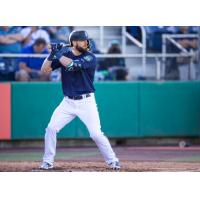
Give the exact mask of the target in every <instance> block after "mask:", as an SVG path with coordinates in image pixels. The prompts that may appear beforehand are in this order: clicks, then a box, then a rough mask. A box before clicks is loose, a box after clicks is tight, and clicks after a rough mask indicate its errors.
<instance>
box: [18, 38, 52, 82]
mask: <svg viewBox="0 0 200 200" xmlns="http://www.w3.org/2000/svg"><path fill="white" fill-rule="evenodd" d="M46 44H47V43H46V41H45V39H43V38H38V39H36V41H35V43H34V44H33V45H30V46H28V47H25V48H23V49H22V53H24V54H47V53H48V51H47V49H46ZM43 61H44V58H35V57H24V58H21V59H20V62H19V68H20V69H19V71H18V72H16V80H17V81H47V80H49V74H44V73H42V72H41V71H40V69H41V66H42V63H43Z"/></svg>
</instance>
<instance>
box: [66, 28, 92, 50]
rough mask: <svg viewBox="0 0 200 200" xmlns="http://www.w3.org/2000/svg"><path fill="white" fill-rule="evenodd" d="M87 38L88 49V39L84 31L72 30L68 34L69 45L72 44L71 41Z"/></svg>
mask: <svg viewBox="0 0 200 200" xmlns="http://www.w3.org/2000/svg"><path fill="white" fill-rule="evenodd" d="M82 40H87V43H88V49H90V41H89V37H88V34H87V32H86V31H76V30H75V31H72V32H71V33H70V35H69V42H70V45H71V46H73V44H72V41H82Z"/></svg>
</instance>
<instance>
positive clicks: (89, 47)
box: [87, 40, 91, 51]
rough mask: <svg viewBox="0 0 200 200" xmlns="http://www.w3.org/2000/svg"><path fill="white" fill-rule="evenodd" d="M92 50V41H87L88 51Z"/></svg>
mask: <svg viewBox="0 0 200 200" xmlns="http://www.w3.org/2000/svg"><path fill="white" fill-rule="evenodd" d="M90 49H91V44H90V40H87V50H88V51H89V50H90Z"/></svg>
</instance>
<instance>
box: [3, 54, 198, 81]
mask: <svg viewBox="0 0 200 200" xmlns="http://www.w3.org/2000/svg"><path fill="white" fill-rule="evenodd" d="M47 56H48V54H10V53H3V54H0V57H4V58H22V57H32V58H46V57H47ZM95 56H96V57H97V58H143V57H144V55H143V54H123V53H122V54H96V55H95ZM163 56H164V57H165V58H174V57H187V58H189V59H190V66H189V68H190V69H191V65H192V61H193V58H194V57H195V56H196V53H194V52H192V53H191V52H189V53H182V54H178V53H169V54H164V55H163V53H146V54H145V58H155V60H156V80H161V73H162V58H163ZM189 71H190V72H191V70H189ZM190 76H191V75H190ZM190 76H189V77H190Z"/></svg>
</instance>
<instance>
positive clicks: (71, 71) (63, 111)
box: [40, 31, 120, 169]
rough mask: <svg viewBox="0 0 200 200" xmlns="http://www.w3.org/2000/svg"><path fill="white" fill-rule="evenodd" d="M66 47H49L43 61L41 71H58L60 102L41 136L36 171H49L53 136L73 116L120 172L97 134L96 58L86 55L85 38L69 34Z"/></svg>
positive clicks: (53, 151)
mask: <svg viewBox="0 0 200 200" xmlns="http://www.w3.org/2000/svg"><path fill="white" fill-rule="evenodd" d="M69 41H70V46H71V47H72V48H71V49H69V48H68V47H62V46H61V45H60V44H51V53H50V54H49V56H48V58H46V59H45V61H44V63H43V65H42V68H41V71H42V72H46V73H48V72H51V71H52V70H55V69H58V68H61V74H62V75H61V78H62V89H63V94H64V99H63V100H62V102H61V103H60V105H59V106H58V107H57V108H56V109H55V111H54V113H53V115H52V117H51V120H50V122H49V124H48V126H47V128H46V133H45V153H44V157H43V163H42V165H41V167H40V168H42V169H52V168H53V162H54V156H55V154H56V140H57V139H56V138H57V137H56V134H57V133H58V132H59V131H60V130H61V129H62V128H63V127H64V126H65V125H66V124H68V123H69V122H70V121H72V120H73V119H74V118H75V117H76V116H78V117H79V118H80V119H81V120H82V121H83V123H84V124H85V125H86V127H87V129H88V131H89V133H90V137H91V138H92V139H93V140H94V142H95V143H96V145H97V147H98V148H99V150H100V152H101V154H102V156H103V158H104V160H105V161H106V163H107V164H108V166H109V167H110V168H112V169H120V164H119V160H118V158H117V157H116V155H115V153H114V152H113V150H112V147H111V145H110V143H109V141H108V139H107V137H106V136H105V135H104V133H103V132H102V131H101V125H100V119H99V113H98V109H97V105H96V101H95V96H94V92H95V89H94V86H93V80H94V73H95V67H96V58H95V56H94V54H92V53H91V52H89V46H90V43H89V40H88V34H87V32H85V31H73V32H72V33H71V34H70V36H69Z"/></svg>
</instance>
